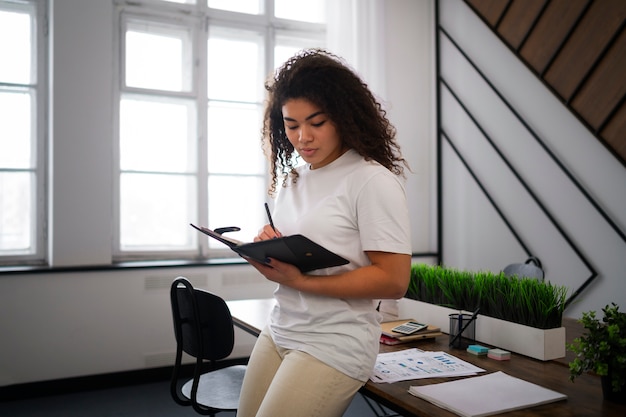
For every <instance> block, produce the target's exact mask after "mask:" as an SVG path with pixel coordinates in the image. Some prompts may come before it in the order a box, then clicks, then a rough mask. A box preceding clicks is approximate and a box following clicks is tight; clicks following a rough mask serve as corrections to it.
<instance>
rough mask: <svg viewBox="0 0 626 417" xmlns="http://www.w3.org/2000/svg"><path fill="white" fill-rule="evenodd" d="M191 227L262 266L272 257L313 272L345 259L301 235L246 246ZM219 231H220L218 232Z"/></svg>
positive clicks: (212, 231) (194, 226) (304, 270)
mask: <svg viewBox="0 0 626 417" xmlns="http://www.w3.org/2000/svg"><path fill="white" fill-rule="evenodd" d="M191 226H192V227H193V228H195V229H197V230H199V231H200V232H202V233H204V234H205V235H208V236H210V237H212V238H213V239H216V240H219V241H220V242H222V243H223V244H225V245H227V246H228V247H230V248H231V249H232V250H233V251H235V252H236V253H238V254H239V255H242V256H247V257H248V258H252V259H254V260H255V261H258V262H262V263H265V259H267V258H274V259H278V260H279V261H282V262H285V263H288V264H292V265H295V266H297V267H298V269H300V271H302V272H309V271H313V270H315V269H321V268H330V267H332V266H339V265H345V264H347V263H348V260H347V259H345V258H343V257H341V256H339V255H337V254H336V253H333V252H331V251H329V250H328V249H326V248H324V247H323V246H320V245H318V244H317V243H315V242H313V241H312V240H310V239H308V238H307V237H305V236H302V235H291V236H285V237H279V238H276V239H270V240H262V241H260V242H252V243H245V242H241V241H239V240H236V239H232V238H228V237H226V236H223V235H222V234H221V233H218V232H216V231H214V230H211V229H207V228H206V227H202V226H196V225H194V224H191ZM217 230H219V229H217Z"/></svg>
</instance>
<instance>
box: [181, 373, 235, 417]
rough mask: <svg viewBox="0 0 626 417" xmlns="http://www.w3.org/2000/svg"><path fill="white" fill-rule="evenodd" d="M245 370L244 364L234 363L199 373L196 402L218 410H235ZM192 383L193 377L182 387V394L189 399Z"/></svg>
mask: <svg viewBox="0 0 626 417" xmlns="http://www.w3.org/2000/svg"><path fill="white" fill-rule="evenodd" d="M245 372H246V366H245V365H234V366H229V367H227V368H222V369H217V370H215V371H211V372H208V373H206V374H203V375H201V376H200V384H199V385H198V395H197V401H198V404H202V405H203V406H205V407H211V408H216V409H220V410H236V409H237V407H238V406H239V394H240V391H241V383H242V381H243V376H244V374H245ZM192 385H193V379H191V380H189V381H187V382H186V383H185V385H183V387H182V394H183V395H184V396H185V397H187V398H189V399H191V386H192Z"/></svg>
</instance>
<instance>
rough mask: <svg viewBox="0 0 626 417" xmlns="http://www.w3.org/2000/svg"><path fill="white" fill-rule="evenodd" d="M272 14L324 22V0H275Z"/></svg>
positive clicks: (312, 21)
mask: <svg viewBox="0 0 626 417" xmlns="http://www.w3.org/2000/svg"><path fill="white" fill-rule="evenodd" d="M274 15H275V16H276V17H280V18H282V19H291V20H300V21H303V22H311V23H324V22H326V0H306V1H294V0H275V2H274Z"/></svg>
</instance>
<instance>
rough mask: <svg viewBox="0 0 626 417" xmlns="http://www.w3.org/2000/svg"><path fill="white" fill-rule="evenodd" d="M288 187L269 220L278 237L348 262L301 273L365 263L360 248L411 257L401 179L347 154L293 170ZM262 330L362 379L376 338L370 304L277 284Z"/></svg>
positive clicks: (377, 328)
mask: <svg viewBox="0 0 626 417" xmlns="http://www.w3.org/2000/svg"><path fill="white" fill-rule="evenodd" d="M298 172H299V175H300V176H299V177H298V180H297V182H296V183H295V184H292V183H289V185H288V186H287V187H286V188H281V189H280V191H279V194H278V197H277V200H276V204H275V209H274V213H273V216H272V217H273V219H274V224H275V226H276V227H277V228H278V229H279V230H280V232H281V233H282V234H283V235H292V234H297V233H299V234H302V235H304V236H306V237H308V238H309V239H311V240H313V241H314V242H317V243H319V244H321V245H322V246H324V247H326V248H327V249H329V250H331V251H333V252H335V253H337V254H339V255H341V256H343V257H344V258H346V259H348V260H349V261H350V263H349V264H347V265H343V266H338V267H333V268H326V269H320V270H316V271H312V272H309V274H312V275H322V276H320V278H319V279H325V278H324V277H323V275H330V274H336V273H340V272H344V271H349V270H353V269H357V268H359V267H361V266H366V265H369V264H370V262H369V259H368V258H367V256H366V255H365V252H364V251H382V252H393V253H402V254H411V239H410V223H409V214H408V208H407V203H406V195H405V190H404V185H403V183H402V181H401V178H398V177H397V176H396V175H394V174H393V173H391V172H390V171H389V170H387V169H386V168H385V167H383V166H382V165H380V164H379V163H377V162H375V161H366V160H365V159H364V158H363V157H362V156H360V155H359V154H358V153H357V152H356V151H354V150H349V151H348V152H346V153H345V154H343V155H342V156H341V157H339V158H338V159H336V160H335V161H333V162H332V163H330V164H329V165H327V166H325V167H322V168H318V169H315V170H311V169H309V166H308V165H306V166H303V167H300V168H299V169H298ZM275 297H276V300H277V305H276V307H275V308H274V310H273V311H272V314H271V317H270V324H269V329H270V332H271V335H272V338H273V339H274V341H275V343H276V344H278V345H279V346H282V347H284V348H287V349H296V350H301V351H304V352H307V353H309V354H310V355H312V356H314V357H316V358H318V359H319V360H321V361H322V362H324V363H326V364H328V365H329V366H332V367H333V368H335V369H337V370H339V371H341V372H343V373H345V374H347V375H349V376H350V377H352V378H355V379H358V380H361V381H364V382H365V381H367V380H368V378H369V377H370V374H371V372H372V369H373V367H374V363H375V361H376V355H377V354H378V348H379V338H380V319H381V316H380V314H379V313H378V312H377V311H376V308H375V307H376V306H375V305H374V301H373V300H371V299H338V298H332V297H326V296H319V295H313V294H309V293H304V292H300V291H297V290H294V289H292V288H289V287H287V286H284V285H279V286H278V288H277V289H276V291H275Z"/></svg>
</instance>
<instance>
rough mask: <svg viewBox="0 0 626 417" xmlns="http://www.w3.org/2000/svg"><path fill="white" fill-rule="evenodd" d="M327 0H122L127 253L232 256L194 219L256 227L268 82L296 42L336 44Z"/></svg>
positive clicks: (250, 230)
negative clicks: (329, 37) (329, 38)
mask: <svg viewBox="0 0 626 417" xmlns="http://www.w3.org/2000/svg"><path fill="white" fill-rule="evenodd" d="M205 1H206V0H205ZM324 3H325V2H324V0H317V1H310V2H307V3H306V7H304V8H303V7H300V6H302V4H301V3H300V2H297V3H295V2H292V1H286V0H273V1H272V0H266V1H265V2H263V1H261V0H240V1H233V0H227V1H225V0H208V1H206V3H202V4H195V2H193V1H190V0H187V1H185V0H180V1H176V2H174V1H156V0H154V1H152V2H150V3H146V4H145V5H120V6H119V15H118V16H119V18H118V23H119V27H120V32H119V33H120V39H119V42H118V43H119V47H120V53H119V56H120V65H119V83H118V86H119V109H118V112H117V114H118V120H117V124H118V129H117V132H118V138H117V141H116V142H117V144H118V146H117V149H116V153H117V156H118V157H117V158H116V161H117V164H118V166H117V167H116V169H117V172H118V175H116V178H117V184H116V189H117V193H116V195H117V197H118V202H117V204H116V206H117V207H118V210H117V218H116V229H117V230H116V236H115V242H116V248H115V257H116V259H117V260H127V259H181V258H182V259H184V258H186V259H193V258H197V257H202V258H206V257H221V256H232V253H231V252H230V250H228V249H227V248H225V247H224V246H223V245H221V244H220V243H219V242H215V241H209V239H207V238H206V237H205V236H203V235H201V234H200V233H198V232H197V231H195V230H194V229H192V228H191V227H190V226H189V223H196V224H200V225H203V226H207V227H210V228H217V227H224V226H238V227H240V228H241V231H240V232H237V233H233V234H232V237H234V238H237V239H240V240H251V239H252V238H253V236H254V235H256V233H257V230H258V229H259V227H260V225H262V224H263V223H265V221H266V220H265V211H264V209H263V203H264V202H265V201H266V199H267V198H268V196H267V186H268V183H267V181H268V175H267V169H268V168H267V162H266V160H265V157H264V155H263V152H262V150H261V135H260V132H261V124H262V115H263V104H264V97H265V96H264V94H265V90H264V88H263V84H264V82H265V79H266V77H267V76H268V75H269V74H271V72H272V71H273V70H274V69H275V67H276V66H278V65H280V64H281V63H282V62H284V60H285V59H287V58H288V57H289V56H291V55H292V54H293V53H294V52H296V51H298V50H300V49H302V48H306V47H323V46H324V45H325V25H324V13H325V12H324ZM294 4H296V5H297V6H298V7H296V8H294Z"/></svg>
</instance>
